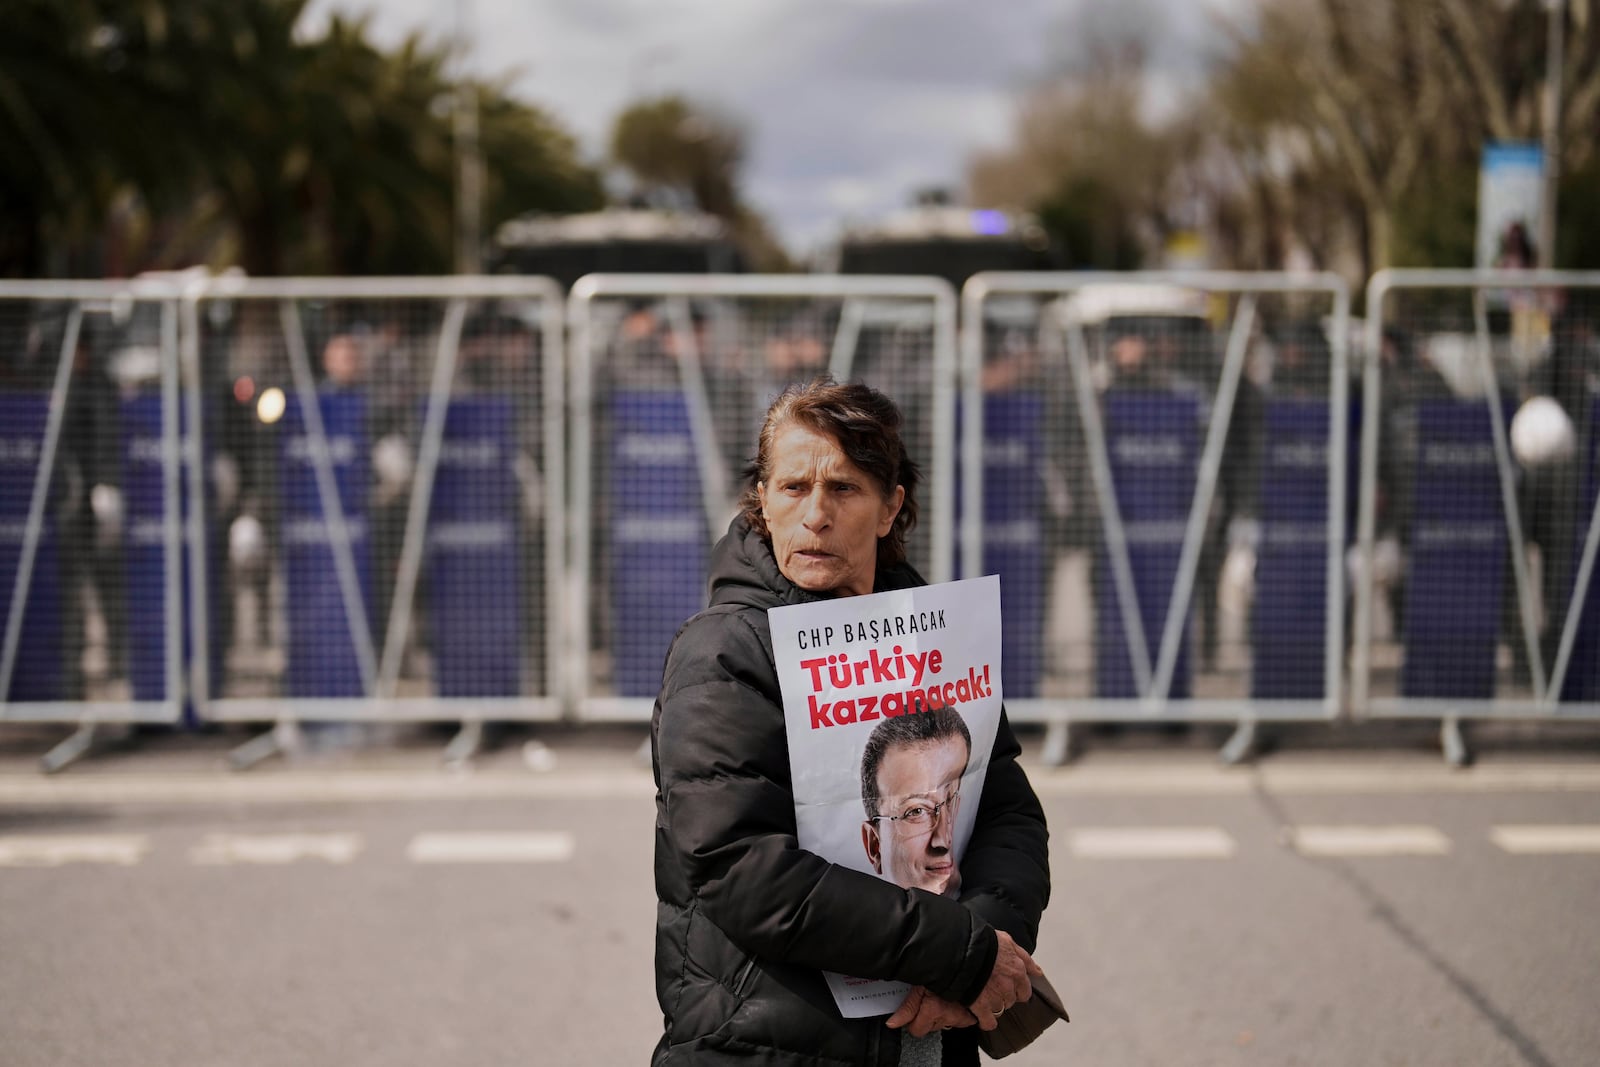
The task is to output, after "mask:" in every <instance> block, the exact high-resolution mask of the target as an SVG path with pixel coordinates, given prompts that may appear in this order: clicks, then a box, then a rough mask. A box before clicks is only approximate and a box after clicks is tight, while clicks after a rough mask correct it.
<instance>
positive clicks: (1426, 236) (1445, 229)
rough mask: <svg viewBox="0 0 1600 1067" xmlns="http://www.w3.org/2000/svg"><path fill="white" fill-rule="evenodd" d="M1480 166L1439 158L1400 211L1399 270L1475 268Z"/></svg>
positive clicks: (1396, 251)
mask: <svg viewBox="0 0 1600 1067" xmlns="http://www.w3.org/2000/svg"><path fill="white" fill-rule="evenodd" d="M1477 218H1478V168H1477V166H1476V164H1475V163H1472V162H1469V161H1465V160H1453V161H1452V160H1444V159H1438V160H1434V161H1433V162H1432V164H1431V165H1430V166H1428V167H1427V168H1426V170H1425V171H1424V173H1423V175H1422V177H1421V178H1420V179H1419V180H1418V181H1417V183H1416V184H1415V185H1414V186H1413V187H1412V188H1411V189H1409V190H1408V191H1407V192H1406V194H1405V195H1404V196H1402V197H1401V198H1400V202H1399V205H1398V207H1397V208H1396V210H1395V231H1394V245H1393V249H1392V252H1393V260H1394V265H1395V266H1397V267H1471V266H1473V259H1474V257H1475V255H1476V244H1477Z"/></svg>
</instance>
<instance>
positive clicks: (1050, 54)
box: [308, 0, 1247, 253]
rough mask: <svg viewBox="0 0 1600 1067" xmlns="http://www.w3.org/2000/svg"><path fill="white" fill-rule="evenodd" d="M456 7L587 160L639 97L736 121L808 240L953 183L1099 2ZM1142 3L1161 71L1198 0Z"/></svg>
mask: <svg viewBox="0 0 1600 1067" xmlns="http://www.w3.org/2000/svg"><path fill="white" fill-rule="evenodd" d="M458 2H459V3H464V4H466V11H467V13H468V15H469V17H470V19H471V22H472V34H471V39H472V42H473V59H474V63H475V65H476V66H477V67H478V69H480V70H481V71H483V72H485V73H488V74H494V75H503V74H507V73H510V72H513V71H514V72H516V79H515V81H514V82H513V88H514V91H516V92H517V94H518V95H519V96H522V97H523V98H524V99H527V100H528V101H530V102H531V103H534V104H536V105H539V106H541V107H543V108H545V109H546V110H548V111H549V112H550V113H551V114H552V115H554V116H555V117H556V118H557V120H558V121H560V122H561V123H563V124H564V125H565V126H566V127H567V128H568V129H570V130H572V131H573V133H574V134H575V135H577V136H578V138H579V141H580V144H581V145H582V146H583V149H584V151H585V153H586V154H587V155H588V156H589V157H590V158H591V159H594V160H596V161H598V160H600V159H601V157H602V156H603V153H604V149H605V142H606V138H607V136H608V134H609V128H610V124H611V122H612V120H613V119H614V118H615V116H616V115H617V113H618V112H619V111H620V110H621V109H622V108H623V107H625V106H626V105H627V104H628V103H629V102H630V101H632V100H635V99H638V98H640V97H643V96H649V95H656V94H660V93H665V92H682V93H684V94H686V95H688V96H690V97H692V98H694V99H697V100H702V101H704V102H706V103H707V104H710V105H713V106H715V107H717V108H718V109H719V110H722V111H724V112H726V113H728V114H729V115H731V116H732V117H734V118H735V119H737V120H738V121H740V122H741V123H742V125H743V126H744V127H745V129H746V132H747V134H748V136H749V152H748V162H747V168H746V175H745V180H746V187H747V190H748V195H749V197H750V199H751V201H752V202H753V203H754V204H755V205H756V206H757V207H758V208H760V209H761V210H762V211H764V212H765V213H766V214H767V215H768V217H769V218H771V219H772V221H773V223H774V225H775V226H776V227H777V228H778V231H779V233H780V234H782V235H783V237H784V239H785V240H786V241H788V242H789V243H790V244H791V245H793V246H794V247H793V250H794V251H796V252H801V253H803V252H805V251H806V249H807V247H809V246H813V245H815V244H816V243H818V242H819V241H822V240H825V239H826V238H827V237H828V236H830V235H831V233H832V232H834V231H837V229H838V227H839V226H840V224H841V223H842V221H843V219H844V216H845V215H847V214H855V215H857V216H860V217H870V216H872V215H876V214H882V213H885V212H887V211H889V210H892V209H893V208H895V207H898V206H901V205H903V204H904V203H905V202H906V199H907V197H908V196H909V195H910V193H911V192H912V191H914V190H915V189H917V188H918V187H921V186H927V185H946V186H951V187H959V185H960V184H961V181H962V177H963V173H964V170H965V165H966V161H967V159H968V158H969V157H970V156H971V155H972V154H973V153H974V152H975V151H977V150H979V149H982V148H986V147H993V146H996V145H999V144H1003V143H1004V142H1005V141H1006V140H1007V139H1008V138H1009V136H1010V133H1011V123H1012V116H1013V115H1014V113H1015V108H1016V104H1017V101H1018V100H1019V99H1020V96H1021V93H1022V92H1023V91H1024V90H1025V87H1026V86H1027V85H1028V84H1029V83H1030V82H1031V81H1033V80H1036V79H1037V78H1038V77H1039V76H1040V75H1041V74H1042V73H1045V72H1047V70H1048V69H1049V68H1050V66H1051V64H1052V63H1053V62H1056V61H1057V58H1058V57H1059V55H1060V48H1059V47H1053V45H1056V44H1059V43H1060V42H1062V41H1063V40H1064V39H1065V38H1067V37H1069V36H1070V30H1071V26H1072V23H1073V20H1074V19H1076V18H1078V17H1080V16H1081V15H1082V14H1083V13H1084V12H1086V11H1091V10H1092V9H1091V8H1090V6H1089V5H1091V4H1094V3H1096V0H1070V2H1069V3H1067V4H1063V3H1062V2H1061V0H1005V2H1004V3H995V4H978V3H972V2H971V0H760V2H744V3H737V2H729V0H458ZM1209 2H1210V3H1212V4H1216V3H1222V4H1223V5H1224V6H1225V7H1228V8H1231V9H1239V8H1241V7H1242V6H1243V5H1244V4H1245V3H1247V0H1209ZM1149 6H1151V8H1152V9H1153V10H1156V9H1158V10H1160V11H1161V12H1163V13H1164V17H1166V16H1170V18H1169V19H1168V20H1167V22H1166V24H1165V33H1166V35H1167V38H1170V39H1171V41H1173V42H1176V43H1169V44H1160V43H1158V46H1157V48H1156V50H1155V54H1156V55H1158V56H1160V57H1161V62H1162V67H1163V70H1167V71H1169V72H1170V71H1171V70H1172V69H1173V68H1174V67H1176V66H1178V65H1179V61H1180V60H1181V58H1182V57H1183V56H1185V55H1189V54H1190V53H1189V52H1186V51H1185V47H1186V46H1185V43H1184V42H1187V41H1191V40H1192V39H1193V37H1194V35H1196V34H1198V33H1203V32H1204V29H1205V27H1204V16H1203V12H1201V9H1200V7H1199V6H1198V5H1196V4H1195V3H1194V2H1193V0H1151V3H1150V5H1149ZM334 10H337V11H341V12H359V11H361V10H369V11H371V12H372V14H373V20H372V26H373V31H374V35H375V36H376V37H377V39H378V40H379V41H380V42H383V43H386V44H388V43H393V42H394V41H397V40H399V39H400V38H401V37H402V36H404V34H405V33H407V32H410V31H415V30H419V29H420V30H423V31H425V32H427V33H428V34H429V35H430V36H434V37H436V38H443V37H446V36H448V35H450V34H451V33H453V32H454V30H455V24H454V12H453V9H452V7H451V6H445V5H437V4H435V3H433V2H432V0H313V2H312V4H311V5H310V8H309V12H308V25H311V24H313V23H314V22H315V21H316V20H318V19H325V18H326V16H327V13H328V12H330V11H334ZM1069 43H1070V41H1069ZM1174 57H1178V58H1176V59H1175V58H1174Z"/></svg>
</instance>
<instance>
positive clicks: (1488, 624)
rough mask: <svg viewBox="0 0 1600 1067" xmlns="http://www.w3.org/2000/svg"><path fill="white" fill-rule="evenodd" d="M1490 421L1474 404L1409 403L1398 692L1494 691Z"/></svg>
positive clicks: (1496, 567) (1497, 558)
mask: <svg viewBox="0 0 1600 1067" xmlns="http://www.w3.org/2000/svg"><path fill="white" fill-rule="evenodd" d="M1491 417H1492V413H1491V411H1490V409H1489V407H1488V405H1486V404H1485V403H1484V402H1483V401H1481V400H1467V401H1457V400H1428V401H1423V402H1421V403H1419V404H1418V405H1417V468H1416V482H1415V485H1416V489H1415V494H1414V504H1413V511H1412V524H1411V530H1410V565H1409V569H1410V574H1409V577H1408V580H1407V582H1406V594H1405V597H1406V606H1405V627H1404V629H1405V634H1404V638H1405V663H1404V665H1403V667H1402V668H1401V675H1400V691H1401V695H1403V696H1408V697H1452V698H1459V699H1468V700H1471V699H1477V700H1487V699H1489V698H1490V697H1492V696H1493V695H1494V676H1495V649H1496V646H1497V644H1498V642H1499V632H1500V615H1501V597H1502V595H1503V592H1504V590H1503V589H1502V584H1503V582H1504V581H1505V570H1506V563H1507V556H1508V549H1507V535H1506V517H1505V507H1504V504H1503V503H1502V498H1501V491H1500V472H1499V467H1498V464H1497V461H1496V459H1495V451H1494V438H1493V426H1492V424H1491V423H1490V421H1489V420H1490V418H1491Z"/></svg>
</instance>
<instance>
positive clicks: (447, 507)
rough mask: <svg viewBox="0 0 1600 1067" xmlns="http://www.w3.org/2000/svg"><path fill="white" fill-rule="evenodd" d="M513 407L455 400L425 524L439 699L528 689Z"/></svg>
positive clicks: (495, 399)
mask: <svg viewBox="0 0 1600 1067" xmlns="http://www.w3.org/2000/svg"><path fill="white" fill-rule="evenodd" d="M516 442H517V423H516V401H515V400H514V399H513V398H512V397H509V396H488V397H464V398H457V399H454V400H451V401H450V403H449V407H448V409H447V410H446V412H445V421H444V437H443V439H442V441H441V443H440V449H439V467H438V472H437V474H436V476H435V479H434V485H433V500H432V505H431V509H430V512H429V519H428V621H429V626H428V631H429V635H430V639H431V647H432V650H433V672H434V681H435V684H436V686H437V691H438V694H439V696H442V697H509V696H517V695H518V694H519V693H521V691H522V681H521V650H522V642H523V635H522V611H521V601H522V595H523V582H522V574H521V567H520V566H519V562H520V561H519V558H518V545H519V543H520V541H519V537H518V533H519V530H518V525H519V524H518V508H517V476H516V467H515V464H516V456H517V447H516Z"/></svg>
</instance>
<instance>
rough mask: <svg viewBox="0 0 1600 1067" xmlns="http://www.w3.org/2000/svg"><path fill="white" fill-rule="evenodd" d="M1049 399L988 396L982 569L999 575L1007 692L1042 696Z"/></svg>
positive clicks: (1020, 395) (1020, 394) (1003, 677)
mask: <svg viewBox="0 0 1600 1067" xmlns="http://www.w3.org/2000/svg"><path fill="white" fill-rule="evenodd" d="M1043 464H1044V397H1043V396H1041V395H1039V394H1037V393H1023V392H1014V393H994V394H990V395H988V396H985V397H984V398H983V573H985V574H998V575H999V576H1000V621H1001V626H1002V627H1003V628H1004V630H1005V659H1004V662H1003V664H1002V666H1001V680H1002V687H1003V691H1004V693H1005V695H1006V696H1008V697H1014V698H1015V697H1033V696H1038V695H1039V680H1040V677H1041V676H1042V675H1043V673H1044V652H1045V643H1044V631H1045V606H1046V603H1047V601H1048V595H1049V588H1048V582H1049V567H1048V562H1047V558H1046V555H1045V544H1044V511H1045V500H1044V479H1043V473H1042V468H1043Z"/></svg>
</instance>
